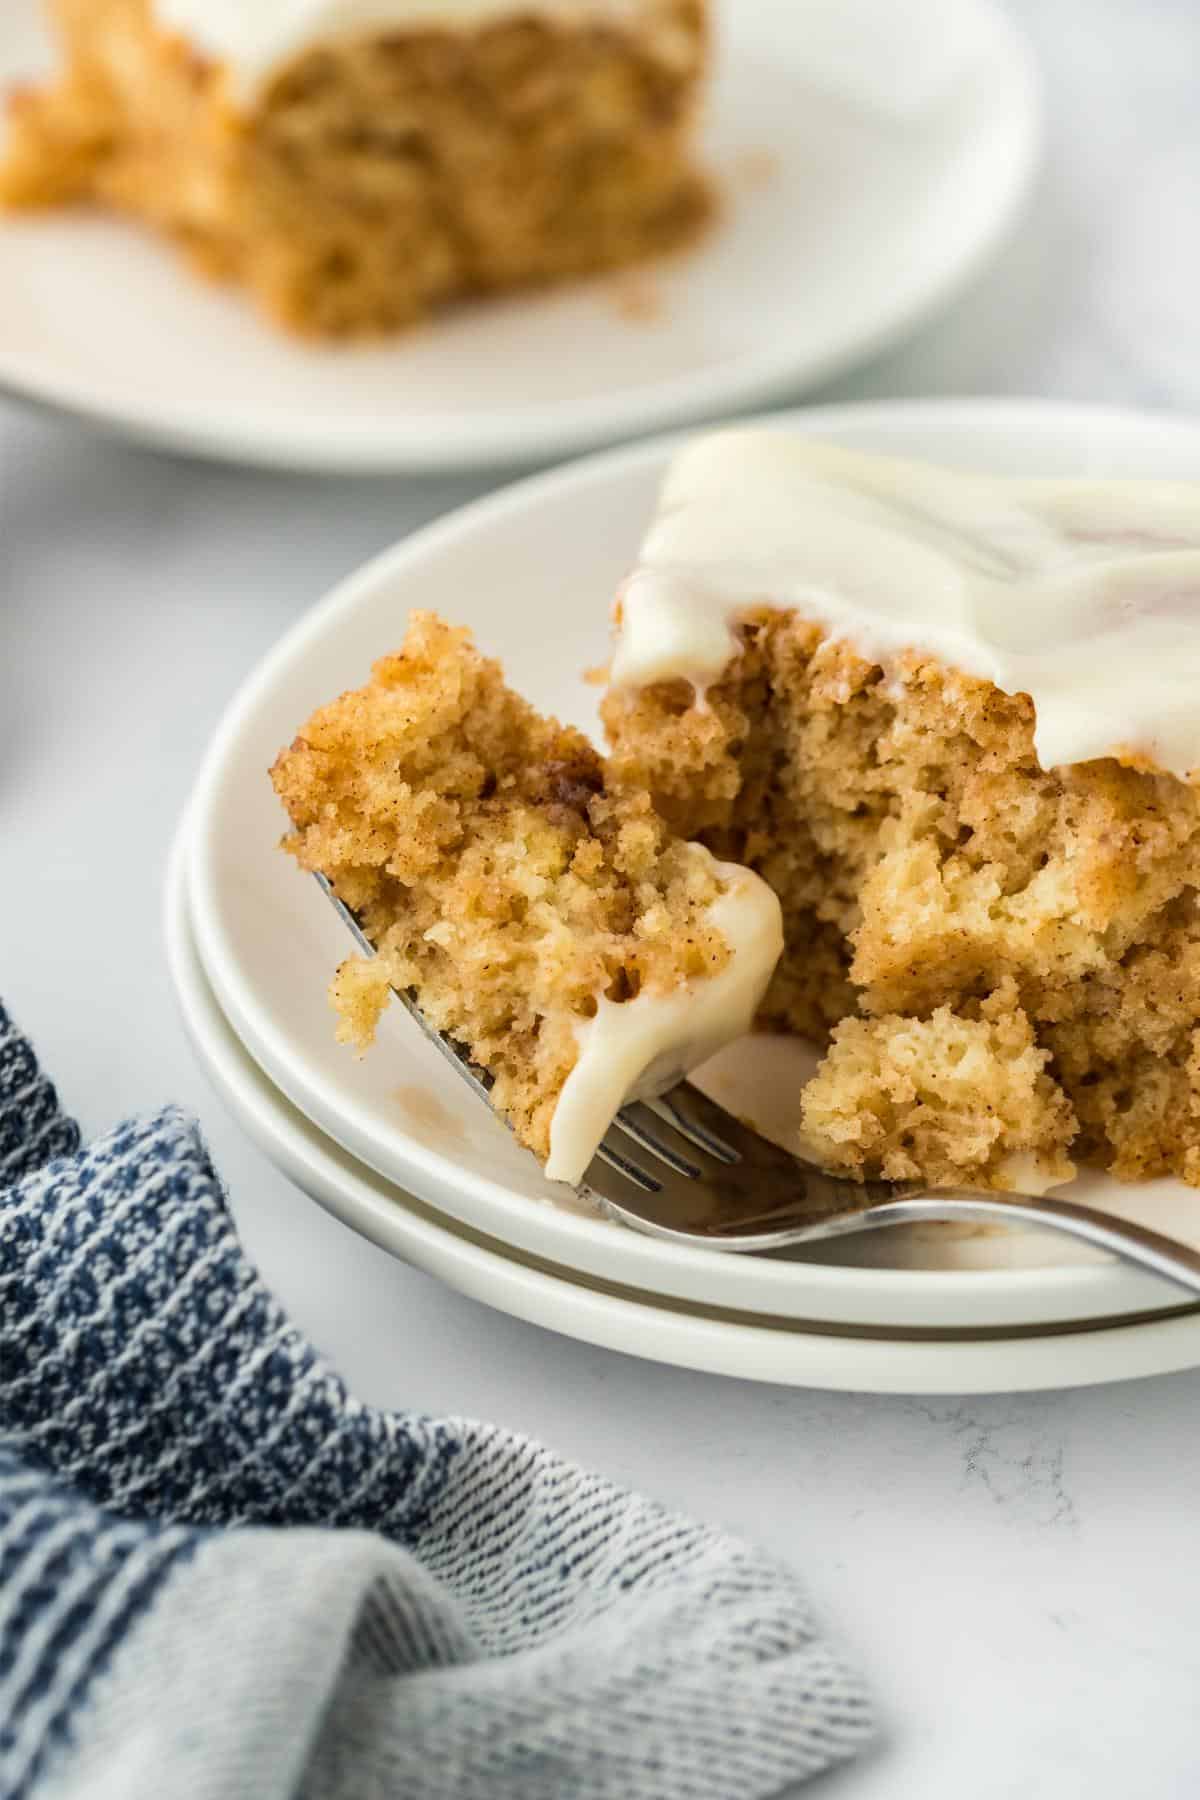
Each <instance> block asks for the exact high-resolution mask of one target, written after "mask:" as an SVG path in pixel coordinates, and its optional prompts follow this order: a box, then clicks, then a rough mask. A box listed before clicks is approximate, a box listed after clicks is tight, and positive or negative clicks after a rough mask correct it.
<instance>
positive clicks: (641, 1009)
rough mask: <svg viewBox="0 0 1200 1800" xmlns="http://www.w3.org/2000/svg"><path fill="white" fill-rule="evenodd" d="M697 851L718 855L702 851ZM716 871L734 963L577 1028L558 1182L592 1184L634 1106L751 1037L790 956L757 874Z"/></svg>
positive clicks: (550, 1165) (559, 1129)
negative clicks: (613, 1129) (602, 1154)
mask: <svg viewBox="0 0 1200 1800" xmlns="http://www.w3.org/2000/svg"><path fill="white" fill-rule="evenodd" d="M692 848H693V851H694V853H695V854H696V855H697V856H702V857H709V852H708V851H707V850H704V849H703V848H701V846H700V845H694V846H693V847H692ZM709 860H710V861H711V860H712V859H711V858H709ZM713 868H714V871H715V872H716V874H717V875H718V876H719V877H720V879H721V880H722V881H723V882H724V884H725V887H724V892H723V893H721V894H719V895H718V897H717V898H716V900H714V901H713V903H712V905H711V906H710V907H709V908H708V910H707V912H706V914H705V917H706V920H707V922H708V923H709V924H711V925H713V926H714V927H715V928H716V929H717V930H718V931H719V932H720V933H721V935H722V936H723V937H724V939H725V941H726V943H727V944H728V945H729V948H730V951H731V955H730V957H729V960H728V962H726V964H725V965H724V967H723V968H722V969H720V970H718V972H717V973H716V974H715V975H711V976H708V977H705V978H703V979H701V980H699V981H692V982H688V983H686V984H685V985H684V986H681V987H680V988H679V989H678V990H676V991H674V992H672V993H669V994H655V993H641V994H638V995H637V996H636V997H635V998H634V999H632V1000H623V1001H615V1000H608V999H604V998H602V999H601V1000H600V1001H599V1003H598V1006H597V1011H596V1016H595V1018H593V1019H589V1020H587V1021H586V1022H583V1021H581V1022H579V1023H578V1024H576V1026H575V1035H576V1040H577V1042H578V1045H579V1057H578V1060H577V1062H576V1064H575V1067H574V1068H573V1069H572V1070H571V1073H570V1074H569V1075H568V1077H567V1079H566V1082H565V1083H564V1085H563V1090H562V1093H561V1094H560V1095H559V1097H558V1104H557V1106H556V1107H555V1109H554V1117H553V1119H552V1120H551V1122H550V1156H549V1159H548V1161H547V1163H546V1174H547V1175H548V1176H549V1178H550V1180H551V1181H568V1182H572V1183H576V1182H579V1181H581V1180H582V1179H583V1175H584V1171H585V1170H586V1168H587V1166H588V1164H589V1163H590V1162H591V1160H592V1157H593V1156H594V1155H595V1153H596V1147H597V1145H598V1144H599V1142H600V1140H601V1138H602V1137H603V1136H604V1134H605V1132H606V1131H607V1130H608V1128H609V1126H610V1125H611V1124H612V1121H613V1119H614V1117H615V1116H616V1114H617V1112H618V1110H619V1109H620V1108H621V1107H622V1106H623V1105H624V1104H625V1102H626V1101H627V1100H647V1099H652V1098H654V1096H655V1095H658V1094H662V1093H665V1092H666V1091H667V1089H668V1088H670V1087H673V1086H674V1085H675V1083H676V1082H677V1081H679V1080H680V1079H681V1078H682V1077H683V1076H684V1075H686V1074H687V1073H688V1071H689V1070H691V1069H695V1068H698V1067H699V1065H700V1064H701V1063H702V1062H706V1061H707V1060H708V1058H709V1057H710V1056H713V1055H715V1053H716V1052H717V1051H718V1050H719V1049H720V1048H721V1047H722V1045H724V1044H728V1043H730V1042H731V1041H732V1040H733V1039H734V1038H737V1037H741V1036H742V1035H743V1033H744V1032H747V1031H749V1029H750V1026H751V1025H752V1023H753V1021H754V1015H755V1013H756V1012H757V1011H758V1008H759V1005H760V1003H761V1001H762V997H763V995H764V994H765V993H766V991H767V984H768V982H769V981H770V979H771V976H772V974H773V973H774V971H775V965H776V963H777V962H778V961H779V957H780V955H781V953H782V950H783V920H782V915H781V912H780V906H779V901H778V900H777V899H776V897H775V894H774V893H773V892H772V890H771V889H770V888H769V887H768V886H767V884H766V882H765V881H763V880H761V878H760V877H759V876H757V875H755V874H753V873H752V872H751V871H750V870H749V869H743V868H742V867H740V865H738V864H737V863H717V862H714V863H713Z"/></svg>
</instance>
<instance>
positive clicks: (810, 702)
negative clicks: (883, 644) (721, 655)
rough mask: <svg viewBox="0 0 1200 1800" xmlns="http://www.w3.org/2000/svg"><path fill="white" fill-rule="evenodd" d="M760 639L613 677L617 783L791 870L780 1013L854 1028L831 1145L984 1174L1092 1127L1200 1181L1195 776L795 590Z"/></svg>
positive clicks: (869, 1168) (949, 1177)
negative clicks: (856, 639) (688, 672)
mask: <svg viewBox="0 0 1200 1800" xmlns="http://www.w3.org/2000/svg"><path fill="white" fill-rule="evenodd" d="M740 645H741V647H740V650H739V651H738V653H737V655H736V656H735V658H734V660H733V661H732V662H731V663H730V665H729V667H728V668H727V669H726V671H725V673H724V676H723V677H722V679H721V680H720V681H719V682H718V683H717V684H715V685H714V686H712V687H710V688H709V689H708V690H707V692H706V694H704V695H703V696H702V697H701V698H700V699H699V700H697V697H696V695H695V694H694V693H693V690H692V687H691V686H690V684H687V683H683V682H664V683H661V684H659V685H657V686H651V687H646V688H643V689H640V690H634V691H628V692H626V691H621V690H617V689H614V690H612V691H610V692H609V694H608V695H607V696H606V697H605V701H604V709H603V710H604V717H605V723H606V727H607V730H608V733H609V737H610V741H611V744H612V758H611V775H610V780H611V781H613V782H616V783H619V784H623V785H624V786H626V787H627V788H628V789H630V790H631V791H634V792H638V791H647V792H649V793H650V794H651V795H652V797H653V799H654V802H655V805H656V807H657V808H658V809H659V810H660V811H661V813H662V814H663V816H664V818H665V819H666V820H667V822H668V824H669V825H670V827H671V828H672V829H673V830H674V831H676V832H678V833H679V834H681V835H682V836H685V837H698V838H700V839H701V840H702V841H703V842H704V843H706V844H708V845H709V846H710V847H711V848H712V849H713V850H714V851H715V852H716V853H717V854H718V855H720V856H723V857H729V858H732V859H736V860H738V861H740V862H745V863H748V864H749V865H750V866H751V867H752V868H754V869H756V870H757V871H758V872H759V873H760V874H761V875H762V876H764V877H765V879H766V880H767V881H768V882H769V883H770V885H771V886H772V887H773V888H774V889H775V891H776V893H777V894H778V895H779V897H780V899H781V901H782V903H783V911H784V921H785V931H786V936H787V948H786V950H785V954H784V958H783V960H782V962H781V964H780V966H779V969H778V972H777V974H776V978H775V981H774V983H773V985H772V988H771V990H770V992H769V994H768V996H767V1000H766V1003H765V1017H766V1021H767V1022H768V1023H770V1024H772V1025H774V1026H775V1027H777V1028H780V1029H783V1030H788V1031H793V1032H799V1033H801V1034H803V1035H805V1036H808V1037H812V1038H816V1039H817V1040H818V1041H825V1042H828V1040H829V1038H830V1034H831V1033H832V1034H833V1037H832V1046H831V1048H830V1049H829V1052H828V1056H827V1060H826V1062H825V1064H824V1066H823V1068H822V1069H821V1070H820V1071H819V1073H818V1075H817V1077H816V1079H815V1084H814V1086H813V1087H812V1088H811V1089H810V1091H809V1094H808V1097H807V1101H806V1103H805V1108H804V1112H805V1128H806V1133H807V1138H808V1143H809V1148H810V1149H812V1150H814V1151H815V1152H816V1154H817V1155H818V1156H820V1157H821V1158H823V1159H824V1160H826V1161H828V1162H829V1163H830V1164H831V1165H836V1166H838V1167H842V1168H849V1169H851V1170H852V1171H853V1172H854V1173H855V1174H857V1175H862V1176H868V1175H870V1176H874V1175H878V1174H893V1173H899V1172H901V1171H904V1170H907V1171H911V1170H913V1169H915V1170H918V1171H919V1172H920V1173H921V1174H923V1175H925V1176H926V1177H928V1178H930V1179H933V1180H938V1181H943V1182H950V1181H954V1182H962V1181H964V1180H967V1179H970V1180H972V1181H973V1182H974V1183H975V1184H978V1183H979V1182H982V1183H983V1184H985V1185H987V1184H989V1183H997V1182H998V1183H999V1184H1000V1185H1007V1183H1006V1182H1005V1180H1004V1170H1005V1168H1006V1167H1007V1168H1009V1169H1011V1168H1013V1167H1016V1166H1017V1165H1016V1164H1014V1163H1013V1162H1011V1161H1010V1159H1012V1158H1015V1157H1018V1156H1020V1155H1021V1154H1022V1153H1025V1154H1027V1155H1030V1156H1032V1157H1034V1158H1035V1159H1037V1160H1038V1162H1039V1163H1040V1165H1041V1166H1042V1167H1043V1169H1049V1168H1050V1167H1051V1166H1053V1165H1054V1164H1055V1162H1056V1161H1057V1162H1058V1163H1060V1164H1061V1163H1062V1162H1063V1161H1064V1160H1065V1158H1066V1156H1067V1152H1068V1148H1070V1151H1071V1154H1072V1155H1074V1156H1077V1157H1078V1158H1079V1159H1080V1160H1082V1161H1087V1162H1091V1163H1097V1164H1101V1165H1103V1166H1106V1167H1108V1168H1110V1169H1111V1170H1112V1171H1113V1172H1114V1173H1115V1174H1116V1175H1118V1176H1119V1177H1122V1178H1124V1179H1136V1178H1140V1177H1144V1176H1151V1175H1159V1174H1166V1173H1173V1174H1176V1175H1179V1176H1182V1177H1183V1178H1184V1179H1185V1180H1187V1181H1189V1182H1191V1183H1192V1184H1193V1185H1197V1186H1200V915H1198V913H1197V901H1196V896H1197V891H1198V890H1200V795H1198V794H1197V791H1196V790H1195V789H1194V788H1193V787H1192V786H1190V785H1189V784H1187V783H1185V782H1183V781H1181V780H1178V779H1176V778H1175V777H1173V776H1171V775H1167V774H1163V773H1161V772H1158V771H1156V770H1155V769H1153V768H1147V767H1144V766H1143V767H1132V766H1125V765H1124V764H1123V763H1121V762H1118V761H1117V760H1114V759H1111V758H1109V759H1103V760H1097V761H1094V762H1088V763H1081V764H1078V765H1073V766H1070V767H1065V768H1060V769H1051V770H1044V769H1042V768H1041V767H1040V766H1039V764H1038V761H1037V758H1036V755H1035V753H1034V741H1033V730H1034V710H1033V705H1032V702H1031V701H1030V700H1029V698H1028V697H1027V696H1025V695H1020V694H1017V695H1009V694H1005V693H1002V692H1001V691H1000V690H999V689H997V688H996V687H994V686H993V685H992V684H991V683H989V682H987V681H986V680H981V679H978V678H976V677H974V676H970V675H967V674H965V673H962V672H960V671H956V670H954V669H951V668H948V667H946V666H945V665H943V664H941V663H938V662H936V661H931V660H930V659H928V658H926V657H922V656H921V655H919V654H916V653H908V654H907V655H904V656H901V657H898V658H897V659H896V660H895V661H893V662H891V663H890V664H889V666H888V667H887V668H886V669H884V668H882V667H881V666H879V665H878V664H874V663H871V662H868V661H866V660H864V659H863V658H862V657H861V656H860V655H858V654H857V653H856V652H855V650H854V649H853V648H852V647H850V646H849V645H848V644H846V643H844V642H838V641H833V640H832V639H830V638H828V637H827V636H825V635H824V634H823V633H822V631H821V630H820V629H819V628H818V627H817V626H815V625H813V624H812V623H810V622H807V621H805V620H804V619H803V618H802V617H800V616H799V615H798V614H797V613H796V612H791V611H787V612H785V611H779V610H772V609H769V608H763V609H761V610H758V611H755V612H753V613H751V614H748V615H746V617H745V619H744V621H743V623H742V624H741V626H740ZM847 1019H848V1020H850V1021H851V1022H850V1023H849V1024H843V1023H842V1021H843V1020H847ZM955 1068H956V1069H957V1074H954V1073H953V1070H954V1069H955ZM972 1094H973V1096H974V1099H973V1101H972Z"/></svg>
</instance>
